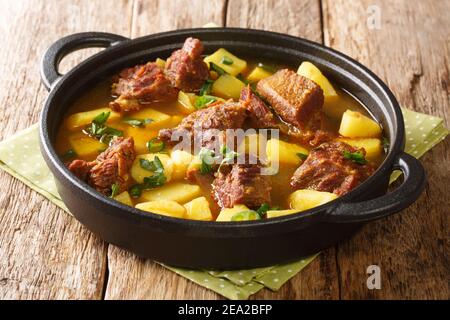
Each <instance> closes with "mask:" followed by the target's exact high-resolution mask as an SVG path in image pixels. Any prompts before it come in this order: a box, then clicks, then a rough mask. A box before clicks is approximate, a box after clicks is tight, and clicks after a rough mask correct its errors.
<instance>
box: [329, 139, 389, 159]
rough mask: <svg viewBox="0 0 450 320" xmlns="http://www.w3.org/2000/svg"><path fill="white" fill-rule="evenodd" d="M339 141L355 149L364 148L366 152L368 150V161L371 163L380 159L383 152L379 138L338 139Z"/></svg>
mask: <svg viewBox="0 0 450 320" xmlns="http://www.w3.org/2000/svg"><path fill="white" fill-rule="evenodd" d="M337 140H339V141H342V142H345V143H347V144H349V145H351V146H352V147H355V148H364V150H366V159H367V160H369V161H375V160H377V159H379V158H380V156H381V154H382V152H383V145H382V144H381V140H380V139H377V138H354V139H348V138H338V139H337Z"/></svg>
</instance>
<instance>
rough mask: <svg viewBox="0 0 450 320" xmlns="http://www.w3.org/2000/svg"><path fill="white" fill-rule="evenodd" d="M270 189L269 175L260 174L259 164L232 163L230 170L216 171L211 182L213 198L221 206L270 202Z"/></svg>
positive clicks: (250, 206)
mask: <svg viewBox="0 0 450 320" xmlns="http://www.w3.org/2000/svg"><path fill="white" fill-rule="evenodd" d="M271 189H272V188H271V183H270V177H269V176H267V175H261V166H260V165H259V164H233V165H232V166H231V169H230V170H227V171H225V172H222V171H221V172H218V173H217V176H216V178H215V179H214V182H213V184H212V190H213V195H214V198H215V200H216V201H217V203H218V205H219V206H220V207H222V208H231V207H233V206H234V205H236V204H244V205H246V206H248V207H249V208H258V207H259V206H261V205H262V204H263V203H268V204H270V191H271Z"/></svg>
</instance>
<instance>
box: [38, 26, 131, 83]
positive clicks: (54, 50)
mask: <svg viewBox="0 0 450 320" xmlns="http://www.w3.org/2000/svg"><path fill="white" fill-rule="evenodd" d="M125 40H129V39H128V38H126V37H123V36H119V35H117V34H112V33H106V32H81V33H75V34H72V35H69V36H66V37H63V38H61V39H59V40H57V41H56V42H54V43H53V44H52V45H51V46H50V47H49V48H48V49H47V51H46V52H45V53H44V55H43V56H42V60H41V79H42V82H43V83H44V85H45V87H46V88H47V90H50V89H51V88H52V86H53V85H54V84H55V83H56V82H57V81H58V80H59V79H60V78H61V77H62V74H60V73H59V71H58V67H59V63H60V62H61V60H62V59H63V58H64V57H65V56H66V55H68V54H69V53H71V52H73V51H76V50H79V49H84V48H94V47H101V48H107V47H110V46H113V45H115V44H117V43H119V42H122V41H125Z"/></svg>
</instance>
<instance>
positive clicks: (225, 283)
mask: <svg viewBox="0 0 450 320" xmlns="http://www.w3.org/2000/svg"><path fill="white" fill-rule="evenodd" d="M403 116H404V118H405V129H406V151H407V152H408V153H410V154H411V155H413V156H415V157H420V156H421V155H423V154H424V153H425V152H427V151H428V150H430V149H431V148H432V147H433V146H434V145H436V144H437V143H438V142H440V141H442V140H443V139H444V138H445V137H446V136H447V134H448V133H449V131H448V130H447V129H446V128H445V126H444V123H443V120H442V119H440V118H437V117H433V116H429V115H425V114H421V113H417V112H413V111H410V110H406V109H403ZM0 168H2V169H3V170H5V171H6V172H8V173H10V174H11V175H12V176H14V177H16V178H17V179H19V180H20V181H22V182H24V183H25V184H26V185H28V186H29V187H30V188H32V189H33V190H35V191H37V192H39V193H41V194H42V195H44V196H45V197H47V198H48V199H49V200H50V201H52V202H53V203H55V204H56V205H58V206H59V207H61V208H62V209H64V210H65V211H66V212H68V210H67V208H66V207H65V206H64V203H63V202H62V201H61V199H60V197H59V195H58V192H57V190H56V186H55V183H54V181H53V177H52V175H51V173H50V170H49V169H48V168H47V166H46V164H45V162H44V159H43V158H42V156H41V153H40V150H39V142H38V126H37V124H35V125H33V126H31V127H30V128H28V129H25V130H23V131H21V132H19V133H17V134H16V135H14V136H12V137H11V138H9V139H6V140H4V141H2V142H0ZM398 175H399V174H398V173H394V174H393V176H392V178H391V180H392V181H393V180H395V179H396V178H397V177H398ZM316 256H317V255H313V256H311V257H307V258H304V259H301V260H300V261H297V262H293V263H289V264H284V265H277V266H270V267H265V268H256V269H249V270H237V271H236V270H234V271H212V270H210V271H206V270H188V269H182V268H173V267H170V266H165V267H166V268H168V269H169V270H172V271H174V272H176V273H177V274H179V275H181V276H183V277H185V278H187V279H190V280H191V281H193V282H195V283H197V284H199V285H201V286H203V287H206V288H208V289H211V290H214V291H215V292H217V293H219V294H221V295H223V296H225V297H227V298H229V299H247V298H248V297H249V296H250V295H252V294H254V293H256V292H258V291H259V290H261V289H262V288H264V287H266V288H269V289H270V290H278V289H279V288H280V287H281V286H282V285H283V284H284V283H286V282H287V281H288V280H289V279H290V278H291V277H293V276H294V275H295V274H297V273H298V272H300V271H301V270H302V269H303V268H304V267H305V266H307V265H308V264H309V263H310V262H311V261H312V260H314V258H315V257H316Z"/></svg>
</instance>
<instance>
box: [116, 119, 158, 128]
mask: <svg viewBox="0 0 450 320" xmlns="http://www.w3.org/2000/svg"><path fill="white" fill-rule="evenodd" d="M123 122H125V123H127V124H129V125H130V126H132V127H134V128H138V127H143V126H145V125H146V124H149V123H151V122H153V120H152V119H124V120H123Z"/></svg>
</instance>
